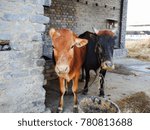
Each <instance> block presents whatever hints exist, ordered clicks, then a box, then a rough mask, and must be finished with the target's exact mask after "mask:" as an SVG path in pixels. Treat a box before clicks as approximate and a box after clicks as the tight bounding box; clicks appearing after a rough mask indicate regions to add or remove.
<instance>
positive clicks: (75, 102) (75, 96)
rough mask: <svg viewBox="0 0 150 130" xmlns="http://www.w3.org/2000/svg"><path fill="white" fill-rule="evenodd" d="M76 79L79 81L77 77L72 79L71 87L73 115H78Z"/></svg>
mask: <svg viewBox="0 0 150 130" xmlns="http://www.w3.org/2000/svg"><path fill="white" fill-rule="evenodd" d="M78 79H79V75H78V76H76V77H75V78H74V79H73V86H72V92H73V94H74V106H73V112H74V113H78V97H77V92H78Z"/></svg>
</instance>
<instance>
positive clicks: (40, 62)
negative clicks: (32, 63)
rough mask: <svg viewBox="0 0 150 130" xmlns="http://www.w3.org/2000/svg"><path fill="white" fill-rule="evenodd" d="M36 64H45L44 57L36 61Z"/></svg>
mask: <svg viewBox="0 0 150 130" xmlns="http://www.w3.org/2000/svg"><path fill="white" fill-rule="evenodd" d="M36 65H37V66H39V67H41V66H44V65H45V60H44V59H39V60H37V61H36Z"/></svg>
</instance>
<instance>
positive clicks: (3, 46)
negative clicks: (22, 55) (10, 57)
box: [0, 40, 11, 51]
mask: <svg viewBox="0 0 150 130" xmlns="http://www.w3.org/2000/svg"><path fill="white" fill-rule="evenodd" d="M9 43H10V41H9V40H0V51H9V50H11V47H10V45H9Z"/></svg>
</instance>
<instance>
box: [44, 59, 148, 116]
mask: <svg viewBox="0 0 150 130" xmlns="http://www.w3.org/2000/svg"><path fill="white" fill-rule="evenodd" d="M114 63H115V65H116V69H115V70H114V71H112V72H108V73H107V74H106V78H105V97H106V98H107V99H110V100H112V101H113V102H115V103H117V104H118V106H119V107H120V109H121V112H150V111H149V108H150V100H149V97H150V62H143V61H140V60H136V59H131V58H123V59H115V60H114ZM94 77H95V74H94V73H93V72H91V79H90V84H91V82H93V79H94ZM98 84H99V83H98V80H96V81H95V82H94V83H93V84H92V85H91V87H90V88H89V92H88V94H87V95H82V93H79V94H78V99H79V102H80V101H81V100H82V99H83V98H84V97H86V96H98ZM83 86H84V82H80V83H79V91H81V90H82V89H83ZM58 100H59V83H58V80H57V79H56V80H52V81H51V82H50V83H49V85H48V86H46V101H45V103H46V106H47V107H49V108H50V109H51V111H52V112H56V109H57V106H58ZM143 102H144V103H143ZM147 104H148V105H147ZM143 108H144V109H143ZM147 109H148V110H147ZM72 110H73V95H72V92H71V85H70V88H69V93H68V94H67V95H65V97H64V112H65V113H67V112H68V113H71V112H72Z"/></svg>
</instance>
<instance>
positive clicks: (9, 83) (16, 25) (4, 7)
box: [0, 0, 51, 112]
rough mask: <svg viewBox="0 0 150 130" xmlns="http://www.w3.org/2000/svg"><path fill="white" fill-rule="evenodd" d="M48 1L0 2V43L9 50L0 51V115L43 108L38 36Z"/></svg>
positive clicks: (45, 20)
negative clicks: (7, 46)
mask: <svg viewBox="0 0 150 130" xmlns="http://www.w3.org/2000/svg"><path fill="white" fill-rule="evenodd" d="M50 3H51V1H50V0H12V1H11V0H1V1H0V40H2V41H5V40H7V41H9V46H10V47H11V50H6V51H0V112H43V111H44V109H45V105H44V101H45V90H44V88H43V84H44V75H43V70H44V67H43V66H44V64H45V60H44V59H42V58H41V56H42V51H43V50H42V46H43V41H42V34H43V32H44V31H45V25H44V24H45V23H48V22H49V18H48V17H46V16H44V8H43V5H45V4H47V5H50Z"/></svg>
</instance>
